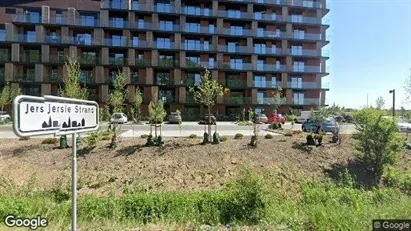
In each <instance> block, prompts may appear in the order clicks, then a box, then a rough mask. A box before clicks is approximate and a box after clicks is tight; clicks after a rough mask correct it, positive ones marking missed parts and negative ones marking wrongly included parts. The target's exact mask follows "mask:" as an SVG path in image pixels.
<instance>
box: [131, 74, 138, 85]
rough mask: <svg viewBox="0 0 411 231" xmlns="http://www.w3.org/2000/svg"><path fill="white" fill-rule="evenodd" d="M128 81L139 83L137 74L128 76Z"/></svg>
mask: <svg viewBox="0 0 411 231" xmlns="http://www.w3.org/2000/svg"><path fill="white" fill-rule="evenodd" d="M130 83H131V84H139V83H140V77H139V76H138V75H132V76H131V77H130Z"/></svg>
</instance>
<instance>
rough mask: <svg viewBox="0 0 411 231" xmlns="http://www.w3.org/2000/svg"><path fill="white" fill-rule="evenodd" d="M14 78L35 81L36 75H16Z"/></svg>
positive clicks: (22, 80)
mask: <svg viewBox="0 0 411 231" xmlns="http://www.w3.org/2000/svg"><path fill="white" fill-rule="evenodd" d="M14 79H15V80H16V81H18V82H34V80H35V76H34V75H20V76H15V77H14Z"/></svg>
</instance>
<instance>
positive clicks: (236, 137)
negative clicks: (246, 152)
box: [234, 133, 244, 140]
mask: <svg viewBox="0 0 411 231" xmlns="http://www.w3.org/2000/svg"><path fill="white" fill-rule="evenodd" d="M243 137H244V135H243V134H241V133H237V134H235V136H234V139H237V140H238V139H242V138H243Z"/></svg>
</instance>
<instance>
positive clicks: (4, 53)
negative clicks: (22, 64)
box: [0, 49, 10, 63]
mask: <svg viewBox="0 0 411 231" xmlns="http://www.w3.org/2000/svg"><path fill="white" fill-rule="evenodd" d="M0 50H1V52H0V63H6V62H8V61H10V56H9V53H8V52H9V51H8V50H7V49H0Z"/></svg>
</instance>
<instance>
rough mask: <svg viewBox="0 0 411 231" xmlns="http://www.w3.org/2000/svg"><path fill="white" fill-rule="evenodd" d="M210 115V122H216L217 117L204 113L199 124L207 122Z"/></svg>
mask: <svg viewBox="0 0 411 231" xmlns="http://www.w3.org/2000/svg"><path fill="white" fill-rule="evenodd" d="M210 117H211V124H216V121H217V119H216V118H215V116H213V115H205V116H204V117H203V118H201V119H200V121H199V123H200V124H209V121H210Z"/></svg>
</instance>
